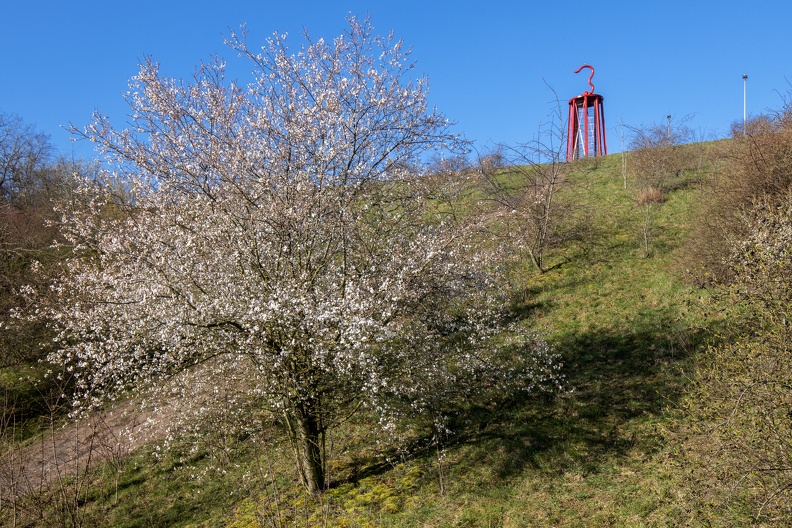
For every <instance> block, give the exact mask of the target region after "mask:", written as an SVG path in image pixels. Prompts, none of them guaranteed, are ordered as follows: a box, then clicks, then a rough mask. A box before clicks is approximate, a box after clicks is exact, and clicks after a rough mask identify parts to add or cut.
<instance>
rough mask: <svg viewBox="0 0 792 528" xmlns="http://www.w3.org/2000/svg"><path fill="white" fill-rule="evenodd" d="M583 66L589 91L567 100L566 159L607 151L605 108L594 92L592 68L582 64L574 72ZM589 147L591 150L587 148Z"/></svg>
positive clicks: (601, 154) (600, 97) (595, 154)
mask: <svg viewBox="0 0 792 528" xmlns="http://www.w3.org/2000/svg"><path fill="white" fill-rule="evenodd" d="M583 68H589V69H590V70H591V75H589V78H588V83H589V86H591V91H590V92H583V93H582V94H581V95H578V96H577V97H573V98H572V99H570V100H569V126H568V129H567V152H566V159H567V161H572V160H574V159H577V158H580V157H584V158H587V157H589V155H591V156H604V155H606V154H607V153H608V145H607V142H606V138H605V110H604V109H603V106H602V96H601V95H598V94H595V93H594V84H593V83H592V82H591V79H592V78H593V77H594V68H593V67H591V66H590V65H588V64H584V65H583V66H581V67H580V68H578V69H577V70H576V71H575V73H579V72H580V70H582V69H583ZM589 148H591V149H592V150H593V151H592V150H589Z"/></svg>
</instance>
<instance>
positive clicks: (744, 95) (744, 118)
mask: <svg viewBox="0 0 792 528" xmlns="http://www.w3.org/2000/svg"><path fill="white" fill-rule="evenodd" d="M747 94H748V75H747V74H745V73H743V137H744V136H745V122H746V120H747V114H746V112H745V111H746V96H747Z"/></svg>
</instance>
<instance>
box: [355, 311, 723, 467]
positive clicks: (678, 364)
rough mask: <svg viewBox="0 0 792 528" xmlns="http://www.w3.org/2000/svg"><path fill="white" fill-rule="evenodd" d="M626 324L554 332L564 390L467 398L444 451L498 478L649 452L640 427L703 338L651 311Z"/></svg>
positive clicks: (669, 401)
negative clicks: (619, 327)
mask: <svg viewBox="0 0 792 528" xmlns="http://www.w3.org/2000/svg"><path fill="white" fill-rule="evenodd" d="M641 321H643V323H640V322H639V323H637V324H636V322H635V321H633V324H632V327H631V328H625V329H623V330H614V329H606V328H602V329H586V330H580V331H574V332H570V333H567V334H564V335H561V336H558V337H556V338H555V339H554V340H553V342H552V343H551V344H552V346H553V348H554V349H555V350H556V351H557V352H558V353H560V354H561V355H562V357H563V361H564V364H565V367H564V375H565V378H566V387H567V390H566V391H565V392H563V393H560V394H549V393H536V394H528V395H520V394H512V395H506V396H505V397H504V398H503V399H502V400H501V401H498V402H491V401H490V402H488V403H487V404H483V403H482V402H476V401H471V402H470V405H469V406H468V407H467V408H466V409H465V410H464V411H460V412H458V413H457V414H455V415H454V420H453V424H454V429H455V432H454V434H452V435H449V436H448V437H447V438H445V439H444V442H443V447H445V448H446V449H464V459H465V460H464V466H465V467H467V468H474V467H476V466H477V465H486V466H487V468H488V471H489V472H490V474H491V475H494V477H495V478H497V479H501V480H507V479H509V478H511V477H514V476H517V475H519V474H521V473H522V472H523V471H524V470H525V469H526V468H533V469H536V470H541V471H551V472H564V471H569V470H573V471H577V472H579V473H581V474H584V475H586V474H590V473H595V472H597V471H599V469H598V468H600V467H601V465H602V462H603V460H604V459H606V458H614V457H615V458H619V457H627V456H628V455H629V453H630V452H631V451H633V450H634V449H639V450H643V451H644V452H646V453H651V452H652V451H654V450H656V449H658V448H659V447H660V445H661V443H662V438H660V437H659V436H658V435H657V434H655V433H653V432H651V430H650V429H651V428H647V427H645V426H642V425H641V424H646V423H647V422H651V421H652V420H656V419H658V418H660V417H661V416H662V415H663V413H664V412H666V411H667V409H668V408H669V407H673V406H674V405H675V403H676V402H677V401H678V400H679V398H680V397H681V396H682V395H683V393H684V390H685V383H686V381H685V379H684V377H683V376H682V375H681V371H682V367H683V366H685V364H686V362H687V361H688V360H689V358H690V355H691V354H692V353H693V352H695V351H696V350H699V349H700V348H701V347H703V346H705V345H706V343H707V342H708V340H709V337H710V336H709V334H707V333H705V332H702V331H699V330H695V329H692V328H684V327H682V326H681V325H682V323H680V322H679V320H678V318H675V317H673V314H671V313H663V311H662V310H661V309H658V310H657V312H656V313H652V314H650V315H648V316H645V317H643V318H642V319H641ZM435 449H436V443H434V441H433V439H432V438H431V437H430V436H429V435H424V436H421V437H419V438H416V439H414V440H412V441H411V443H410V445H402V446H399V447H398V449H394V450H393V452H391V453H388V454H386V456H385V457H381V456H380V457H377V458H376V459H374V458H368V459H366V457H358V458H357V460H356V461H355V462H354V463H353V465H354V466H355V467H356V468H357V469H356V470H354V471H350V472H349V473H347V474H348V478H346V479H344V482H356V481H358V480H359V479H362V478H366V477H370V476H375V475H379V474H382V473H384V472H386V471H388V470H389V469H390V468H391V467H392V464H391V463H389V462H385V461H384V460H388V459H389V456H390V457H394V458H395V457H402V458H404V457H405V453H408V454H409V455H408V458H410V459H412V460H418V459H421V458H424V459H426V460H427V462H428V461H429V460H430V459H432V457H434V456H435V453H434V450H435Z"/></svg>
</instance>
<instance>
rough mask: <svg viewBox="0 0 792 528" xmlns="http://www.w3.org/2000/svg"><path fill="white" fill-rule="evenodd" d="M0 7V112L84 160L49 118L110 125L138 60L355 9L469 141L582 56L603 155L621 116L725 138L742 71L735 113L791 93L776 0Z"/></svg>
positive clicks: (184, 73) (82, 150)
mask: <svg viewBox="0 0 792 528" xmlns="http://www.w3.org/2000/svg"><path fill="white" fill-rule="evenodd" d="M4 4H5V5H4V6H3V8H2V13H3V24H2V31H0V72H1V73H0V112H3V113H11V114H17V115H19V116H20V117H22V119H23V120H25V122H27V123H30V124H32V125H34V126H35V127H37V128H38V129H39V130H40V131H42V132H45V133H47V134H49V135H50V137H51V139H52V142H53V144H54V146H55V147H56V148H57V149H58V150H59V151H60V152H61V153H62V154H65V155H67V156H75V157H82V158H90V157H92V156H93V150H92V147H91V146H90V145H87V144H84V143H77V144H75V143H72V142H70V141H69V134H68V133H67V132H66V131H65V130H64V129H63V128H62V127H63V126H64V125H68V124H69V123H74V124H75V125H78V126H83V125H85V124H87V123H88V122H89V120H90V116H91V113H92V112H93V110H94V109H98V110H99V111H101V112H102V113H105V114H108V115H109V116H110V118H111V120H112V121H113V122H114V123H115V124H116V126H123V124H124V123H125V122H126V113H127V108H126V106H125V103H124V100H123V94H124V92H125V91H126V89H127V86H128V81H129V79H130V78H131V77H132V76H133V75H135V74H136V73H137V64H138V63H139V62H140V60H141V59H142V58H143V57H145V56H148V55H151V56H152V57H153V58H154V59H155V60H156V61H158V62H160V63H161V65H162V71H163V72H164V73H165V74H167V75H168V76H172V77H189V76H190V75H191V74H192V72H193V68H194V66H195V65H196V64H198V63H199V62H200V61H201V60H205V59H208V58H209V57H210V56H211V55H212V54H214V53H217V54H219V55H221V56H224V57H225V58H226V59H228V60H229V63H231V64H234V61H235V60H237V59H236V58H235V56H234V54H233V53H232V52H230V50H228V49H227V48H225V46H224V45H223V35H224V34H228V33H229V32H230V31H231V30H232V29H237V28H238V27H239V26H240V24H243V23H245V24H247V27H248V30H249V32H250V33H249V42H251V43H259V42H261V43H263V41H264V39H265V38H266V37H268V36H270V35H271V34H272V33H273V32H275V31H278V32H281V33H282V32H286V33H288V34H289V35H290V37H289V38H290V40H291V41H292V43H293V45H294V46H295V47H296V46H298V45H299V44H300V42H301V33H302V31H303V29H307V30H308V31H309V33H310V34H311V36H312V37H325V38H332V37H333V36H335V35H338V34H339V33H340V32H341V31H342V30H343V29H344V27H345V26H346V21H345V17H346V15H347V14H348V13H353V14H358V15H360V16H365V14H366V13H368V14H369V15H370V16H371V21H372V23H373V25H374V29H375V31H376V32H377V33H381V34H386V33H387V32H388V31H389V30H391V29H392V30H394V32H395V35H396V37H398V38H402V39H403V40H404V41H405V43H406V44H408V45H410V46H412V48H413V58H414V59H416V60H417V66H418V70H419V71H420V72H421V73H423V74H426V75H427V76H428V78H429V81H430V87H431V102H432V103H433V104H434V105H435V106H437V108H438V109H439V110H440V111H442V112H443V113H445V114H446V115H447V116H448V117H449V118H451V119H453V120H455V121H456V122H457V123H458V124H457V127H456V130H457V131H458V132H460V133H462V134H464V135H465V136H466V137H467V138H468V139H471V140H475V141H476V145H477V147H478V148H480V149H486V148H487V145H488V144H493V143H506V144H516V143H525V142H530V141H532V140H533V139H535V137H536V135H537V132H538V131H539V129H540V126H542V124H543V123H547V122H548V120H549V119H550V116H551V113H552V111H553V110H554V107H555V105H556V103H555V99H556V94H557V97H558V99H560V100H561V102H562V105H563V108H564V112H566V101H567V100H568V99H569V98H570V97H573V96H575V95H578V94H580V93H582V92H583V91H584V90H586V89H588V85H587V83H586V80H587V78H588V70H583V72H581V73H580V74H577V75H575V74H574V73H573V72H574V71H575V70H576V69H578V67H580V66H581V65H582V64H584V63H589V64H591V65H592V66H594V68H595V69H596V74H595V76H594V79H593V82H594V84H595V86H596V91H597V93H599V94H602V95H603V96H604V98H605V103H604V106H605V115H606V121H607V134H608V140H609V149H610V150H611V151H612V152H615V151H618V150H621V145H620V141H619V131H620V130H619V129H620V127H619V122H620V121H623V122H624V123H625V124H627V125H629V126H633V127H637V126H644V125H651V124H664V123H665V122H666V116H667V115H668V114H670V115H672V120H673V122H674V123H677V122H679V120H681V119H682V118H683V117H686V116H688V117H689V120H688V121H687V122H686V123H685V124H686V125H687V126H689V127H691V128H693V129H694V130H695V131H696V133H697V135H698V137H700V138H702V139H711V138H715V137H723V136H725V135H726V134H727V133H728V130H729V125H730V123H731V122H733V121H741V120H742V112H743V80H742V74H743V73H746V74H748V84H747V87H748V90H747V92H748V96H747V103H748V104H747V106H748V114H749V116H750V115H756V114H759V113H763V112H767V111H772V110H777V109H778V108H780V106H781V105H782V103H783V99H782V97H784V96H786V95H787V94H788V92H790V90H792V87H791V86H790V82H789V81H790V80H792V53H790V52H789V44H790V43H789V22H790V20H792V2H789V1H788V0H783V1H781V0H775V1H762V0H757V1H754V2H741V1H722V2H715V1H710V0H704V1H696V0H687V1H679V0H664V1H663V2H620V1H615V0H601V1H599V2H585V3H578V4H575V3H571V2H557V1H550V0H545V1H542V2H535V1H531V0H524V1H522V2H514V1H504V0H489V1H486V2H481V1H477V2H474V1H465V0H458V1H454V2H452V1H432V0H423V1H414V0H400V1H392V2H363V1H353V0H325V1H301V0H291V1H287V0H284V1H280V2H271V1H263V0H261V1H258V2H255V1H234V0H226V1H224V2H210V1H204V0H191V1H189V2H187V1H176V0H159V1H151V0H139V1H135V2H118V1H113V0H109V1H108V0H104V1H101V2H99V1H80V0H73V1H71V2H65V1H55V0H48V1H43V0H26V1H24V2H21V1H18V2H5V3H4ZM241 66H246V65H244V64H241ZM239 71H240V72H244V71H245V70H244V69H240V70H239ZM239 77H240V80H246V79H245V78H244V76H243V75H240V76H239ZM554 92H555V93H554Z"/></svg>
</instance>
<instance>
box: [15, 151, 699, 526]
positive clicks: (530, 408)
mask: <svg viewBox="0 0 792 528" xmlns="http://www.w3.org/2000/svg"><path fill="white" fill-rule="evenodd" d="M698 177H699V175H698V174H695V173H693V172H683V173H680V174H679V175H677V176H676V178H677V180H678V181H676V182H675V185H673V190H672V191H670V192H668V193H667V195H666V199H665V201H664V202H663V203H662V204H655V205H653V206H652V207H653V209H652V210H651V211H650V212H651V214H652V217H651V229H650V231H649V245H650V248H651V251H650V256H649V257H648V258H644V246H643V244H644V238H643V236H644V231H643V226H644V222H645V219H646V215H645V213H646V210H645V209H644V208H642V206H639V205H638V204H637V202H636V200H635V196H634V193H633V192H632V187H631V185H630V184H629V182H628V185H627V188H625V184H624V180H623V178H622V173H621V157H620V155H612V156H609V157H606V158H602V159H597V160H583V161H581V162H579V163H578V164H577V165H576V169H575V170H574V171H573V172H572V173H571V174H570V176H569V178H570V181H571V182H573V183H574V184H575V190H576V193H577V196H578V198H579V199H581V200H584V201H585V202H586V204H587V206H588V207H590V210H591V211H592V219H591V225H592V227H593V230H592V235H591V236H590V237H588V239H587V240H585V241H582V242H575V243H574V244H570V245H567V246H566V247H564V248H561V249H558V250H554V251H553V252H551V253H550V254H549V255H548V258H549V259H550V260H553V259H555V261H557V262H558V263H559V265H557V266H555V267H554V268H553V269H552V270H550V271H549V272H547V273H545V274H541V275H539V274H535V273H533V272H531V271H530V269H529V267H528V266H527V265H526V266H525V270H524V271H523V272H522V273H521V277H522V278H521V281H522V285H521V288H522V290H521V291H520V292H518V295H517V297H518V298H519V302H518V306H517V308H518V311H519V312H520V314H521V315H522V316H523V318H524V324H525V325H526V327H530V328H531V329H533V330H536V331H539V332H540V333H542V334H543V335H544V336H545V337H546V339H547V340H548V341H549V342H550V343H551V344H552V346H553V347H554V350H555V351H556V352H557V353H559V354H560V355H561V356H562V357H563V360H564V363H565V368H564V374H565V378H566V391H564V392H563V393H560V394H553V395H534V396H531V397H529V398H526V399H523V400H519V401H508V402H500V403H499V404H498V405H492V406H489V407H487V406H484V407H480V406H479V407H475V408H471V411H470V415H469V416H465V417H463V418H464V420H463V421H461V422H460V423H462V425H461V426H460V427H459V428H458V432H457V434H455V435H454V436H453V437H452V438H450V439H448V441H447V442H446V444H445V446H444V447H443V448H442V449H438V448H436V447H432V446H431V445H430V444H428V443H421V442H420V439H418V440H415V439H413V443H412V444H411V446H412V447H411V448H409V449H402V450H394V449H390V448H389V447H388V446H391V445H395V444H392V443H391V444H389V443H388V442H384V443H385V445H386V447H385V448H384V449H383V448H382V446H380V447H378V446H375V445H374V442H373V439H372V438H371V430H372V428H371V425H370V424H366V423H364V422H360V423H355V424H348V425H347V426H346V428H345V430H344V431H341V432H338V433H336V434H335V435H334V437H332V438H331V439H330V440H331V443H332V446H331V450H332V452H333V462H332V465H331V473H332V476H333V477H334V480H335V482H336V485H334V487H333V488H332V489H331V490H330V491H329V492H327V493H326V494H325V495H324V496H323V497H322V498H313V497H308V496H306V495H305V494H304V493H303V492H302V490H301V489H300V487H299V485H298V483H297V480H296V479H295V477H294V475H292V473H291V471H292V470H291V458H290V457H291V455H290V451H289V446H288V445H287V444H285V443H284V442H283V441H282V440H281V439H280V438H278V437H273V438H272V439H271V440H270V441H266V442H260V443H257V444H252V443H251V442H247V441H246V440H245V439H225V442H226V444H225V447H223V449H219V448H218V449H216V450H214V451H213V450H212V448H211V447H207V446H203V447H201V448H200V449H196V448H195V446H192V445H189V444H188V443H184V444H183V445H181V446H180V448H179V447H177V448H175V449H172V450H170V451H168V452H166V453H164V454H160V453H159V451H157V450H156V449H154V448H149V449H145V450H141V451H139V452H138V453H137V454H136V455H135V456H134V457H132V458H131V459H129V460H128V461H127V462H126V463H125V464H124V465H123V466H122V467H120V468H119V469H118V470H117V471H114V470H111V468H109V467H108V466H102V467H101V468H99V469H98V470H97V473H96V475H95V476H93V477H91V478H92V479H93V480H92V486H91V487H90V491H85V492H84V494H83V495H82V496H81V499H80V501H79V503H75V506H74V508H76V509H78V510H79V512H80V515H82V516H83V517H81V519H83V521H84V523H85V525H103V526H129V527H132V526H140V527H143V526H233V527H255V526H274V527H280V526H355V527H364V526H384V527H408V526H427V527H446V526H448V527H451V526H470V527H473V526H481V527H495V526H502V527H526V526H554V527H563V526H569V527H573V526H574V527H579V526H587V527H596V526H602V527H605V526H608V527H610V526H632V527H637V526H677V525H685V524H687V523H688V522H689V519H686V518H685V516H684V513H683V512H682V510H681V509H680V508H679V507H678V506H677V503H678V499H679V498H681V497H683V496H684V494H685V488H684V468H682V467H679V465H678V464H677V463H675V462H674V460H675V458H674V450H675V447H674V438H673V433H672V432H671V431H673V429H674V424H675V422H676V421H677V420H681V419H683V417H682V415H681V414H680V413H679V412H678V411H677V409H678V402H679V401H680V398H681V397H682V396H683V394H684V391H685V388H686V379H687V375H688V373H689V372H690V371H691V368H692V364H693V361H694V359H695V356H696V354H697V352H698V351H699V350H701V348H702V346H704V342H705V340H706V339H707V336H708V329H709V328H710V326H711V325H712V324H713V322H712V321H708V320H705V319H704V318H703V317H702V316H701V315H700V313H701V312H700V311H699V309H698V308H697V306H698V304H699V302H700V301H701V300H702V299H701V298H700V296H701V295H702V294H701V293H700V292H698V291H694V290H691V289H689V288H688V287H686V286H684V285H683V284H682V282H681V281H680V280H679V278H678V277H677V275H676V274H675V272H674V265H675V258H676V255H677V253H676V251H677V249H678V248H679V246H680V244H681V242H682V241H683V240H684V238H685V236H686V233H687V230H688V228H689V224H690V222H691V218H692V216H691V215H694V214H695V206H696V203H697V200H696V198H697V194H698V193H699V188H698V184H697V182H698ZM375 448H376V449H375ZM220 452H222V453H223V455H222V456H218V455H217V453H220ZM383 452H384V453H386V455H382V453H383ZM218 461H220V462H219V463H218ZM54 503H55V501H54V499H53V504H54ZM54 507H57V505H56V506H54ZM63 508H64V507H62V509H63ZM8 519H9V518H8V517H6V518H5V519H4V520H8Z"/></svg>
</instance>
